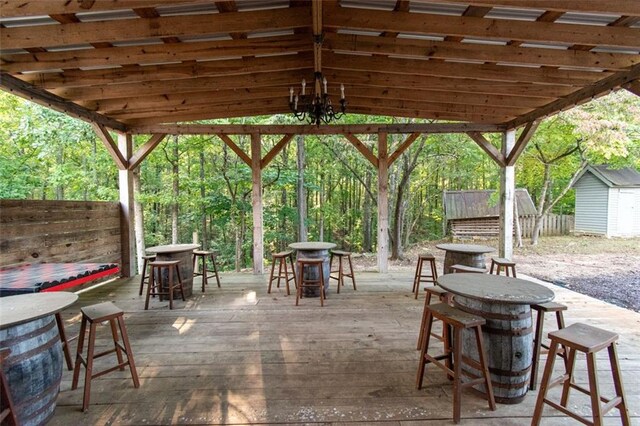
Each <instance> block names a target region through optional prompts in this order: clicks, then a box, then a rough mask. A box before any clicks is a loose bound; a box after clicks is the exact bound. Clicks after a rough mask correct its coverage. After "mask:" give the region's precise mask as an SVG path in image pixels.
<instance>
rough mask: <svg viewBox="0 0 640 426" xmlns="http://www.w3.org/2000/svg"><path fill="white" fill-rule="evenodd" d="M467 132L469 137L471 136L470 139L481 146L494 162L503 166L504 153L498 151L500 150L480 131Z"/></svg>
mask: <svg viewBox="0 0 640 426" xmlns="http://www.w3.org/2000/svg"><path fill="white" fill-rule="evenodd" d="M467 134H468V135H469V137H471V139H473V140H474V142H475V143H477V144H478V146H479V147H480V148H482V150H483V151H484V152H486V153H487V155H488V156H489V157H491V159H492V160H493V161H495V162H496V164H498V165H499V166H500V167H504V166H505V159H504V155H502V153H501V152H500V150H498V148H496V147H495V146H493V145H492V144H491V142H489V141H488V140H487V139H486V138H485V137H484V136H483V135H482V133H480V132H467Z"/></svg>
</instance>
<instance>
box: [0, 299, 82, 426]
mask: <svg viewBox="0 0 640 426" xmlns="http://www.w3.org/2000/svg"><path fill="white" fill-rule="evenodd" d="M76 300H78V296H77V295H76V294H74V293H69V292H65V291H60V292H51V293H30V294H21V295H18V296H8V297H2V298H0V347H6V348H9V349H10V350H11V353H10V354H9V356H8V358H6V360H5V362H4V363H3V365H2V368H3V369H4V374H5V376H6V377H7V382H8V388H9V392H11V397H12V399H13V402H14V405H15V411H16V417H17V418H18V423H19V424H21V425H25V426H31V425H42V424H45V423H46V422H47V421H49V419H51V417H52V416H53V412H54V410H55V408H56V398H57V397H58V392H59V390H60V380H61V379H62V368H63V366H62V360H63V356H62V343H61V342H60V335H59V333H58V326H57V323H56V317H55V314H56V313H57V312H60V311H61V310H62V309H64V308H66V307H68V306H71V305H72V304H73V303H74V302H75V301H76Z"/></svg>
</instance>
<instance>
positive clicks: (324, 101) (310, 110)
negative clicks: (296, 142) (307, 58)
mask: <svg viewBox="0 0 640 426" xmlns="http://www.w3.org/2000/svg"><path fill="white" fill-rule="evenodd" d="M314 78H315V80H316V83H318V84H316V93H315V94H309V95H307V94H306V93H305V90H306V86H307V82H306V81H305V80H304V79H302V90H301V91H300V93H299V94H297V95H295V94H294V91H293V87H290V88H289V108H290V109H291V112H293V115H295V116H296V118H297V119H298V120H300V121H305V120H306V121H307V122H308V123H309V124H315V125H316V126H320V123H325V124H328V123H329V122H331V121H333V120H337V119H339V118H340V117H342V116H343V115H344V113H345V111H346V109H347V101H346V99H345V98H344V84H341V85H340V111H338V112H336V111H335V110H334V109H333V105H332V104H331V99H330V98H329V94H328V93H327V79H326V78H324V77H323V76H322V73H320V72H316V73H315V75H314ZM320 83H322V93H320V91H319V88H320Z"/></svg>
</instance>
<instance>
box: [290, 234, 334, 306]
mask: <svg viewBox="0 0 640 426" xmlns="http://www.w3.org/2000/svg"><path fill="white" fill-rule="evenodd" d="M289 247H290V248H292V249H294V250H295V251H296V259H299V258H301V257H308V258H321V259H322V260H323V262H322V274H323V275H324V292H325V295H326V294H327V291H328V290H329V274H330V273H331V269H330V268H331V265H329V250H331V249H332V248H335V247H336V245H335V244H334V243H325V242H318V241H308V242H300V243H291V244H289ZM297 273H298V271H296V274H297ZM304 274H305V275H304V276H305V278H307V279H311V280H313V279H318V278H320V277H319V276H318V275H319V274H318V272H317V271H316V269H309V270H308V271H306V272H305V273H304ZM304 290H305V293H304V295H305V296H307V297H309V296H313V297H315V296H320V291H319V290H318V289H316V288H313V287H306V288H305V289H304Z"/></svg>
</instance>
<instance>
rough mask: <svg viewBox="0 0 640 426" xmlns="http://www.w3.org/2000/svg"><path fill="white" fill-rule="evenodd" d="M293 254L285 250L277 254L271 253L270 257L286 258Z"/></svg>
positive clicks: (291, 251)
mask: <svg viewBox="0 0 640 426" xmlns="http://www.w3.org/2000/svg"><path fill="white" fill-rule="evenodd" d="M292 254H293V250H285V251H280V252H278V253H273V254H272V255H271V256H272V257H278V258H279V257H287V256H291V255H292Z"/></svg>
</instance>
